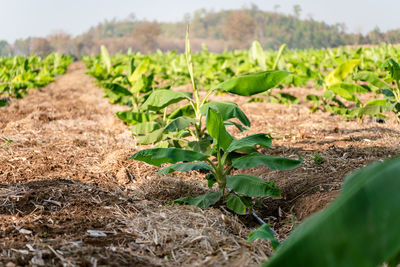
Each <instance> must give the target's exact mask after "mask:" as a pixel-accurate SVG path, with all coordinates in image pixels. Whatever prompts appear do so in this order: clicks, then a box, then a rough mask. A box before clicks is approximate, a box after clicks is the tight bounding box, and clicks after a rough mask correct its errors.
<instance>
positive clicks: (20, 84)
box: [0, 53, 73, 107]
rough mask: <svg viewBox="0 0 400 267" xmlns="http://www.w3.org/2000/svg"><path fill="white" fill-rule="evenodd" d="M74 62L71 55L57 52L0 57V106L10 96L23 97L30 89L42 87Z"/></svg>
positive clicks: (4, 103) (5, 103)
mask: <svg viewBox="0 0 400 267" xmlns="http://www.w3.org/2000/svg"><path fill="white" fill-rule="evenodd" d="M72 62H73V58H72V57H70V56H65V55H62V56H60V55H59V54H57V53H53V54H50V55H48V56H47V57H46V58H43V59H42V58H41V57H39V56H29V57H24V56H15V57H11V58H7V57H0V107H2V106H6V105H7V103H8V101H9V99H10V98H22V97H23V96H25V95H26V93H27V91H28V90H29V89H34V88H40V87H43V86H45V85H47V84H48V83H50V82H52V81H54V78H55V77H56V76H58V75H62V74H64V73H65V72H66V70H67V67H68V66H69V65H70V64H71V63H72Z"/></svg>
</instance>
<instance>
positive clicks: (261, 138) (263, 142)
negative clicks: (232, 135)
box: [226, 133, 272, 152]
mask: <svg viewBox="0 0 400 267" xmlns="http://www.w3.org/2000/svg"><path fill="white" fill-rule="evenodd" d="M271 143H272V137H271V136H270V135H269V134H263V133H260V134H253V135H249V136H246V137H244V138H242V139H239V140H233V141H232V143H231V144H230V146H229V147H228V149H227V150H226V151H227V152H232V151H235V150H238V149H241V148H244V147H253V146H255V145H260V146H262V147H264V148H269V147H270V146H271Z"/></svg>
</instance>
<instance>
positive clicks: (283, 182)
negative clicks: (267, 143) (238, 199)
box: [0, 58, 400, 266]
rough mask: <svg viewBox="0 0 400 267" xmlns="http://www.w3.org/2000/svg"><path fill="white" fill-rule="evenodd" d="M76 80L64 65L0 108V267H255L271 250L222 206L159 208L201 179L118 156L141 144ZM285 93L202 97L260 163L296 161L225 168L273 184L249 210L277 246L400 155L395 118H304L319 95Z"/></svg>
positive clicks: (92, 85)
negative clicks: (231, 111) (284, 97)
mask: <svg viewBox="0 0 400 267" xmlns="http://www.w3.org/2000/svg"><path fill="white" fill-rule="evenodd" d="M347 59H348V58H346V60H347ZM344 61H345V60H343V62H344ZM271 62H273V59H272V60H271ZM110 64H111V63H110ZM365 64H366V65H368V64H367V63H365ZM338 65H339V64H338ZM283 67H284V66H283V65H282V68H283ZM335 67H337V65H335ZM331 69H332V68H330V69H329V70H331ZM258 70H259V69H258ZM329 70H324V74H327V73H329ZM183 71H185V70H182V72H183ZM86 72H88V69H87V68H86V66H85V64H84V63H83V62H75V63H73V64H72V65H70V67H69V68H68V71H67V73H66V74H65V75H63V76H60V77H57V78H56V80H55V81H54V82H53V83H51V84H49V85H47V86H46V87H44V88H41V89H36V90H33V91H30V92H29V93H28V94H27V95H26V96H25V97H24V98H23V99H18V100H16V99H12V100H11V101H10V102H9V105H8V106H5V107H2V108H1V109H0V138H1V139H0V214H1V217H0V254H1V256H0V262H1V264H4V265H6V264H8V263H13V264H15V265H29V264H31V265H34V264H36V265H39V266H40V265H59V266H61V265H110V266H135V265H137V266H257V265H259V264H260V263H262V262H264V261H266V260H267V259H268V257H269V256H270V255H271V254H272V253H273V250H272V247H271V245H270V243H269V242H267V241H265V240H256V241H254V242H247V236H248V234H249V233H250V232H251V231H253V230H255V229H256V228H257V227H258V226H259V225H258V223H257V221H256V220H255V219H254V218H253V217H252V216H250V215H235V214H234V213H233V212H232V211H230V210H229V209H228V208H226V207H224V206H220V207H210V208H207V209H204V210H202V209H200V208H198V207H193V206H185V205H166V204H167V203H169V202H171V201H173V200H175V199H177V198H181V197H186V196H196V195H200V194H203V193H207V192H209V191H210V189H209V188H208V186H207V181H206V180H205V179H204V174H203V173H201V172H200V171H192V172H189V173H171V174H167V175H159V174H157V173H156V172H157V171H158V170H159V168H158V167H155V166H152V165H149V164H146V163H144V162H141V161H135V160H132V159H129V157H131V156H132V155H133V154H135V153H136V152H138V151H140V150H142V149H143V148H149V147H150V146H148V145H144V146H139V145H137V144H136V141H135V139H134V138H132V132H131V131H130V129H129V127H127V125H125V124H124V122H123V121H122V120H120V119H119V118H118V117H117V116H115V113H116V112H119V111H126V108H124V107H123V106H118V105H112V104H110V103H109V99H106V98H103V94H104V92H103V90H104V89H103V88H100V87H99V86H98V81H96V80H95V79H94V78H92V77H90V76H88V75H86V74H85V73H86ZM100 72H101V70H100ZM227 75H228V74H227ZM198 76H199V77H200V76H201V73H200V74H198ZM199 79H200V78H199ZM216 79H220V77H217V78H216ZM223 79H226V77H225V76H224V77H222V80H223ZM222 80H221V81H222ZM322 80H323V78H322ZM287 81H288V82H290V80H287ZM203 82H204V84H207V80H206V81H203ZM188 83H190V79H189V78H188V75H187V77H186V78H185V79H184V80H183V82H180V81H179V82H178V84H179V85H180V86H179V87H173V88H172V89H173V90H174V91H190V90H191V86H190V85H188ZM291 85H292V87H290V88H288V87H285V88H284V89H282V90H281V89H272V90H271V91H269V92H270V94H269V95H265V94H261V95H257V97H258V98H261V99H255V101H253V102H249V98H248V97H244V96H239V95H233V94H227V93H225V94H215V95H212V96H211V100H212V101H232V102H234V103H236V104H238V106H239V107H240V108H241V109H242V110H243V112H244V113H245V114H246V115H247V116H248V118H249V120H250V122H251V128H250V129H249V131H245V132H240V131H239V130H238V129H233V130H230V133H231V134H232V135H233V136H234V137H236V138H241V137H244V136H247V135H250V134H256V133H269V134H271V136H272V138H273V141H272V145H271V148H270V149H268V154H270V155H274V156H279V157H286V158H290V159H297V158H299V157H301V158H302V159H303V162H302V163H301V165H300V166H299V167H298V168H296V169H294V170H286V171H277V170H271V169H268V168H267V167H264V166H262V167H260V166H259V167H254V168H251V169H248V170H237V169H235V170H233V172H234V173H235V174H238V173H245V174H252V175H255V176H258V177H261V178H262V179H264V180H266V181H270V180H272V181H274V182H275V184H276V185H277V186H278V187H280V189H281V197H276V198H265V199H263V200H262V202H260V203H258V205H255V207H254V211H255V212H256V213H257V214H258V215H259V216H260V217H261V218H262V219H264V220H265V221H267V222H268V223H269V224H270V226H271V227H272V228H273V229H274V230H275V231H277V232H278V234H279V237H280V238H281V239H285V238H286V237H287V236H288V235H289V234H290V233H291V232H292V230H293V228H294V227H295V226H296V225H298V224H299V223H300V222H302V221H303V220H304V219H305V218H307V217H308V216H310V215H311V214H313V213H315V212H316V211H319V210H321V209H322V208H324V207H326V205H327V204H328V203H330V202H332V201H333V200H334V199H335V198H336V196H337V195H338V194H339V191H340V188H341V186H342V183H343V178H344V176H345V175H346V174H348V173H350V172H352V171H353V170H356V169H358V168H361V167H363V166H365V165H367V164H368V163H370V162H373V161H378V160H383V159H387V158H389V157H392V156H395V155H397V154H399V152H400V140H399V138H398V137H399V134H400V126H399V124H398V122H397V117H396V116H397V114H396V113H394V112H388V110H379V112H378V113H379V114H380V113H382V114H384V115H385V116H386V119H385V120H384V121H383V122H384V123H379V122H378V121H377V120H371V119H370V118H369V117H368V116H364V117H363V118H361V119H360V120H357V119H350V120H343V119H342V115H343V114H341V115H337V114H332V113H335V112H331V113H330V112H324V111H322V110H321V109H317V110H316V111H315V112H312V111H311V110H310V108H313V103H311V102H310V101H306V100H305V99H306V97H307V96H308V95H310V94H315V95H318V94H319V95H320V96H321V97H322V91H316V90H315V86H314V84H313V83H312V82H309V81H308V80H307V82H306V83H304V84H295V85H296V86H293V85H294V84H291ZM160 86H162V84H161V85H160ZM333 89H335V88H333ZM336 89H337V88H336ZM336 92H340V91H339V90H337V91H336ZM278 93H280V94H282V93H287V94H290V95H293V96H295V97H297V99H298V100H299V101H298V103H297V104H295V105H290V106H288V105H284V104H281V103H271V102H267V101H262V100H267V99H269V97H270V96H271V95H272V96H273V95H276V94H278ZM204 95H205V92H204V91H200V96H204ZM375 96H376V94H375V92H374V91H373V90H370V91H368V92H363V94H362V95H361V96H359V98H357V100H360V101H357V104H359V103H367V102H368V101H370V100H373V99H375ZM278 102H279V101H278ZM350 102H351V101H350ZM353 102H354V101H353ZM329 103H332V102H329ZM335 103H336V102H335ZM357 107H360V106H357ZM362 107H363V106H361V108H362ZM336 113H337V112H336ZM347 114H349V113H347ZM352 115H354V114H352ZM353 117H355V118H358V116H357V115H356V116H353ZM7 266H14V265H10V264H9V265H7Z"/></svg>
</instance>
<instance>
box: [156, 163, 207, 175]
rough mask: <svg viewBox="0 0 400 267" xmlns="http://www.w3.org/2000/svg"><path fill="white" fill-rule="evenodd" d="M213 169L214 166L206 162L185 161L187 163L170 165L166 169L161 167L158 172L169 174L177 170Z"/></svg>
mask: <svg viewBox="0 0 400 267" xmlns="http://www.w3.org/2000/svg"><path fill="white" fill-rule="evenodd" d="M195 170H196V171H198V170H202V171H211V170H212V167H211V166H210V165H208V164H207V163H205V162H202V161H199V162H185V163H177V164H173V165H170V166H168V167H166V168H164V169H161V170H160V171H158V174H167V173H173V172H175V171H178V172H187V171H195Z"/></svg>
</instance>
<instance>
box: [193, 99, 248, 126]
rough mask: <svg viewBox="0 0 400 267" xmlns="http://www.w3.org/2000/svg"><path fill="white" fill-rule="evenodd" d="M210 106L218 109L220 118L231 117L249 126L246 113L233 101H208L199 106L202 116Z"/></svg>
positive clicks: (226, 118) (225, 119)
mask: <svg viewBox="0 0 400 267" xmlns="http://www.w3.org/2000/svg"><path fill="white" fill-rule="evenodd" d="M210 107H212V108H214V109H216V110H218V112H219V113H221V115H222V119H223V120H224V121H227V120H229V119H232V118H236V119H238V120H239V121H240V122H241V123H243V125H245V126H247V127H250V120H249V118H247V116H246V114H244V112H243V111H242V110H241V109H240V108H239V106H238V105H237V104H236V103H233V102H209V103H206V104H204V105H203V106H201V108H200V112H201V114H202V115H203V116H205V115H207V111H208V109H209V108H210Z"/></svg>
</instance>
